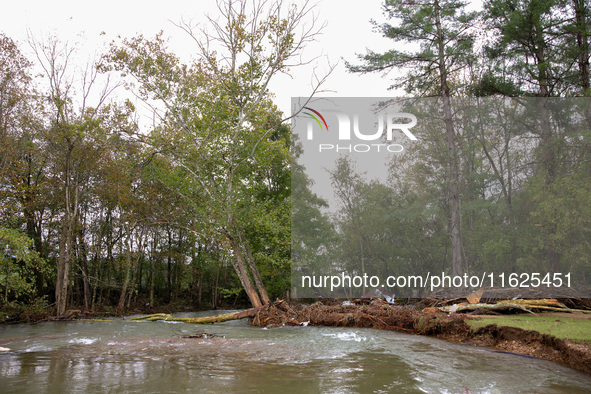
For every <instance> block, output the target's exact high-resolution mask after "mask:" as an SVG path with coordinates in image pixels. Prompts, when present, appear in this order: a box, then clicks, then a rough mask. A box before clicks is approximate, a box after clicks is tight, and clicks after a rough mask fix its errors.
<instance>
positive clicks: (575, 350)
mask: <svg viewBox="0 0 591 394" xmlns="http://www.w3.org/2000/svg"><path fill="white" fill-rule="evenodd" d="M549 315H552V316H553V317H556V318H558V319H559V318H560V317H563V315H562V314H561V313H551V314H545V316H549ZM587 316H588V315H587ZM487 317H490V316H487ZM569 317H573V316H572V315H569ZM467 318H468V317H467V316H465V315H461V314H455V313H451V314H447V313H424V312H422V311H421V310H419V309H414V308H413V307H400V306H393V305H388V304H383V303H375V302H374V303H372V304H370V305H340V304H333V305H324V304H323V303H322V302H317V303H315V304H312V305H298V304H293V305H289V304H287V303H283V304H280V305H278V306H277V307H271V308H269V309H267V310H265V311H263V312H259V313H258V314H257V315H256V316H255V318H254V319H253V321H252V324H253V325H256V326H264V327H269V328H271V327H278V326H282V325H311V326H336V327H364V328H374V329H386V330H396V331H402V332H408V333H413V334H417V335H430V336H436V337H438V338H441V339H444V340H448V341H452V342H455V343H462V344H468V345H473V346H482V347H488V348H491V349H494V350H496V351H503V352H511V353H517V354H522V355H526V356H531V357H537V358H543V359H547V360H552V361H555V362H559V363H564V364H567V365H569V366H571V367H572V368H575V369H578V370H581V371H584V372H586V373H588V374H591V346H589V345H588V344H575V343H573V342H572V341H570V340H567V339H559V338H556V337H554V336H552V335H548V334H541V333H539V332H537V331H530V330H524V329H521V328H516V327H507V326H501V327H499V326H497V325H496V324H489V325H487V326H484V327H480V328H478V329H476V330H474V329H472V328H471V327H470V326H469V325H468V324H467V322H466V320H467ZM580 318H583V317H580Z"/></svg>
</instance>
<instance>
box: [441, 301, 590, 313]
mask: <svg viewBox="0 0 591 394" xmlns="http://www.w3.org/2000/svg"><path fill="white" fill-rule="evenodd" d="M437 309H439V310H441V311H444V312H461V311H474V310H477V309H488V310H493V311H502V310H507V309H519V310H522V311H524V312H529V313H533V312H532V309H542V310H548V311H559V312H580V313H589V314H591V311H588V310H583V309H570V308H568V307H567V306H566V305H564V304H561V303H560V302H558V301H557V300H554V299H543V300H521V299H519V300H506V301H498V302H497V303H496V304H484V303H476V304H459V305H457V304H456V305H450V306H443V307H439V308H437Z"/></svg>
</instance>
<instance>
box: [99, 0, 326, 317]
mask: <svg viewBox="0 0 591 394" xmlns="http://www.w3.org/2000/svg"><path fill="white" fill-rule="evenodd" d="M218 8H219V10H220V13H221V15H222V20H221V21H217V20H213V19H210V20H209V22H210V26H211V28H212V30H213V32H214V33H213V35H209V34H208V33H207V32H206V31H199V32H198V31H196V30H195V29H194V27H192V26H190V25H186V24H182V25H180V26H181V27H182V28H183V29H184V30H185V31H186V32H187V33H188V34H189V35H190V36H191V37H192V38H193V39H194V40H195V43H196V44H197V47H196V48H197V52H198V55H199V60H198V61H196V62H195V63H194V64H192V65H185V64H182V63H181V62H180V60H179V59H178V58H177V57H176V56H174V55H173V54H171V53H169V52H168V50H167V48H166V43H165V42H164V40H163V39H162V38H161V36H159V37H157V38H156V39H155V40H152V41H148V40H145V39H144V38H143V37H138V38H135V39H132V40H126V41H124V43H123V45H122V46H121V47H116V46H114V47H113V48H112V51H111V55H110V59H109V60H110V64H112V65H114V67H115V68H116V69H118V70H121V71H123V72H124V73H127V74H128V75H130V76H132V77H133V78H134V79H135V80H136V81H137V82H139V85H140V88H139V91H138V94H140V95H141V96H142V97H143V98H144V99H146V100H148V101H151V102H158V103H159V105H161V106H162V107H164V108H165V111H163V112H157V114H158V115H159V119H160V122H159V124H158V125H157V127H156V128H155V130H154V132H153V133H152V138H151V139H150V141H149V143H150V144H152V145H153V146H155V147H157V149H158V151H159V152H160V153H161V154H162V155H164V156H165V157H166V158H167V159H168V160H169V161H170V163H171V166H172V167H173V173H172V174H170V175H169V176H167V178H166V179H163V182H164V183H165V184H166V185H167V186H168V187H169V188H171V190H174V191H175V192H176V193H178V194H179V196H181V197H182V198H183V199H184V200H185V201H186V202H187V213H188V214H190V215H191V218H192V219H193V220H192V223H193V224H192V226H191V227H190V230H191V231H193V232H194V233H195V234H196V235H197V236H199V237H202V238H210V239H211V238H212V237H213V238H216V239H217V240H218V241H219V242H220V243H221V244H223V245H224V246H225V247H226V248H227V249H228V250H229V251H231V254H232V255H233V257H234V260H233V266H234V269H235V271H236V274H237V276H238V278H239V279H240V281H241V284H242V286H243V288H244V289H245V291H246V293H247V295H248V297H249V299H250V302H251V304H252V305H253V306H254V307H257V306H261V305H262V304H263V303H268V302H269V297H268V295H267V292H266V289H265V286H264V285H263V282H262V278H261V275H260V272H259V270H258V268H257V266H256V264H255V261H254V260H253V254H252V250H251V246H250V245H251V243H250V242H248V241H247V240H246V238H245V235H246V231H247V229H248V224H249V223H250V222H251V221H250V218H249V212H251V210H250V209H247V208H248V206H249V204H257V200H256V195H257V193H258V192H259V190H260V188H259V187H258V185H257V174H259V173H260V172H261V170H260V169H261V168H263V167H265V166H267V165H268V164H269V163H270V162H273V161H275V160H280V161H284V162H288V161H289V152H288V146H287V144H286V143H285V141H277V140H274V139H273V138H272V135H273V133H274V132H275V130H276V128H277V127H278V126H279V124H280V122H279V123H275V124H273V123H274V122H272V121H273V120H274V119H277V118H278V117H279V116H278V111H277V109H276V108H275V106H274V105H273V104H272V102H271V97H270V95H269V91H268V87H269V83H270V81H271V80H272V79H273V78H274V77H275V76H276V75H277V74H278V73H281V72H287V70H288V67H290V66H293V65H291V64H289V63H290V61H292V60H293V59H296V58H297V57H298V56H299V55H300V53H301V50H302V49H303V46H304V45H305V44H306V43H307V42H309V41H310V40H312V39H313V38H314V36H315V35H316V34H317V28H316V27H314V26H311V27H310V26H308V27H306V26H303V22H304V19H305V18H306V17H307V15H309V14H310V13H311V9H310V8H309V7H308V6H307V3H305V4H304V6H303V7H297V6H295V5H289V6H286V5H285V4H283V3H282V2H281V1H274V2H264V1H255V2H249V1H245V0H240V1H234V0H225V1H219V2H218ZM300 30H301V33H300Z"/></svg>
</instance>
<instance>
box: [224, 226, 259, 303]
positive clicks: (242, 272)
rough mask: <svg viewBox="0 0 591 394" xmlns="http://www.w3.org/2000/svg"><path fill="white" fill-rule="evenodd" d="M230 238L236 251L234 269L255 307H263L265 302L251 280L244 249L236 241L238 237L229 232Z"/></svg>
mask: <svg viewBox="0 0 591 394" xmlns="http://www.w3.org/2000/svg"><path fill="white" fill-rule="evenodd" d="M228 238H229V240H230V243H231V245H232V250H233V251H234V258H235V259H236V262H235V264H233V266H234V269H235V270H236V274H237V275H238V278H240V283H242V288H243V289H244V290H245V291H246V295H248V299H249V300H250V303H251V304H252V306H253V308H258V307H261V306H262V305H263V304H262V303H261V299H260V298H259V295H258V294H257V291H256V289H255V288H254V286H253V284H252V281H251V280H250V276H249V275H248V269H247V267H246V264H245V262H244V258H243V256H242V250H241V249H240V245H239V244H238V242H236V239H235V238H234V237H232V236H230V235H229V234H228Z"/></svg>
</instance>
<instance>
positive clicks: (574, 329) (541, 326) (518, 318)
mask: <svg viewBox="0 0 591 394" xmlns="http://www.w3.org/2000/svg"><path fill="white" fill-rule="evenodd" d="M466 322H467V323H468V324H469V325H470V326H471V327H472V328H474V329H477V328H479V327H483V326H486V325H487V324H496V325H498V326H499V327H500V326H510V327H519V328H523V329H524V330H533V331H538V332H541V333H543V334H550V335H554V336H555V337H557V338H567V339H571V340H573V341H574V342H575V343H581V342H583V341H584V342H587V343H588V344H591V319H580V318H579V319H577V318H571V317H563V316H560V317H557V316H528V315H514V316H502V317H501V316H499V317H482V318H480V319H479V320H467V321H466Z"/></svg>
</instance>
